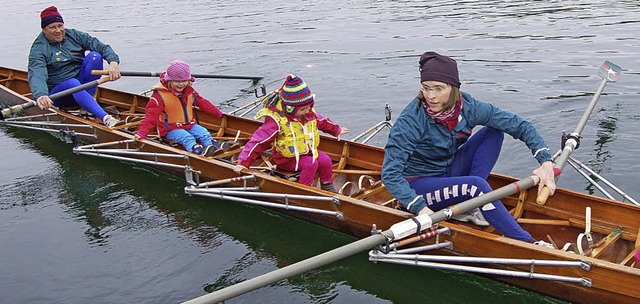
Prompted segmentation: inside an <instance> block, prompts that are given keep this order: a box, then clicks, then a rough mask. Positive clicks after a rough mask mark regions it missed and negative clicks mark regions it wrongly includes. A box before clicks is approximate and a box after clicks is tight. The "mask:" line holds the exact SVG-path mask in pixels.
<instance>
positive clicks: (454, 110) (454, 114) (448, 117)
mask: <svg viewBox="0 0 640 304" xmlns="http://www.w3.org/2000/svg"><path fill="white" fill-rule="evenodd" d="M423 104H424V109H425V110H426V111H427V115H429V117H431V119H433V120H434V121H436V122H438V123H441V124H443V125H445V126H448V123H447V122H449V121H452V120H455V121H456V123H457V120H458V116H459V115H460V112H461V111H462V96H460V98H458V100H457V101H456V103H455V104H453V107H451V108H449V109H448V110H444V111H440V112H434V111H433V110H431V108H430V107H429V105H427V102H426V101H425V102H423ZM454 125H455V124H454ZM450 129H451V128H450Z"/></svg>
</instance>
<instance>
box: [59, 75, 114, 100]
mask: <svg viewBox="0 0 640 304" xmlns="http://www.w3.org/2000/svg"><path fill="white" fill-rule="evenodd" d="M109 81H111V80H110V79H109V77H102V78H100V79H96V80H94V81H89V82H87V83H83V84H81V85H79V86H77V87H73V88H69V89H66V90H64V91H60V92H58V93H54V94H51V95H49V98H51V100H54V99H58V98H62V97H65V96H69V95H71V94H73V93H75V92H80V91H82V90H86V89H89V88H93V87H97V86H98V85H101V84H103V83H105V82H109Z"/></svg>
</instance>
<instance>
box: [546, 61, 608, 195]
mask: <svg viewBox="0 0 640 304" xmlns="http://www.w3.org/2000/svg"><path fill="white" fill-rule="evenodd" d="M620 71H621V69H620V67H618V66H617V65H615V64H613V63H611V62H609V61H606V62H605V63H603V65H602V66H601V67H600V69H599V70H598V75H599V76H600V77H601V78H602V82H600V86H598V89H597V90H596V93H595V94H594V95H593V98H591V102H590V103H589V106H588V107H587V110H586V111H585V112H584V114H582V118H581V119H580V121H579V122H578V125H577V126H576V129H575V130H574V131H573V133H571V134H569V135H570V136H569V138H568V139H567V140H566V142H565V143H564V148H563V149H562V153H560V156H558V158H557V159H556V163H555V168H557V169H558V170H556V179H557V178H558V177H559V176H560V174H562V170H564V167H565V166H566V164H567V161H568V160H569V157H571V153H573V150H575V149H576V148H577V147H578V140H579V138H580V135H581V134H582V131H583V130H584V127H585V126H586V125H587V121H588V120H589V117H591V113H593V109H595V107H596V103H598V99H600V96H601V95H602V92H603V91H604V87H605V86H606V85H607V82H615V81H618V78H620ZM550 195H551V190H549V188H548V187H547V186H545V187H543V188H542V191H540V194H538V197H537V198H536V203H537V204H540V205H543V204H544V203H546V202H547V199H549V196H550Z"/></svg>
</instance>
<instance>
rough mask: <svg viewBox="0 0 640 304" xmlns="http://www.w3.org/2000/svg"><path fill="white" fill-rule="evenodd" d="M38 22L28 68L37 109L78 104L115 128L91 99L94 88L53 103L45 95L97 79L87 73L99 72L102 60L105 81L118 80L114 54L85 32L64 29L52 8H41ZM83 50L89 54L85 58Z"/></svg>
mask: <svg viewBox="0 0 640 304" xmlns="http://www.w3.org/2000/svg"><path fill="white" fill-rule="evenodd" d="M40 19H41V27H42V32H41V33H40V34H39V35H38V37H36V39H35V41H34V42H33V44H32V45H31V51H30V52H29V68H28V72H29V86H30V87H31V92H32V94H33V99H35V100H36V103H37V105H38V107H39V108H40V109H43V110H44V109H48V108H49V107H51V106H52V105H54V106H56V107H59V108H64V107H69V106H77V105H79V106H80V107H82V108H83V109H85V110H87V111H88V112H90V113H91V114H93V115H94V116H95V117H97V118H99V119H100V120H102V122H103V123H104V124H105V125H106V126H108V127H113V126H114V125H116V124H117V123H118V120H117V119H116V118H114V117H112V116H111V115H109V114H107V113H106V112H105V111H104V109H102V107H100V105H98V103H97V102H96V100H95V99H94V98H93V94H94V93H95V91H96V88H95V87H94V88H91V89H87V90H84V91H79V92H76V93H74V94H73V95H71V96H67V97H62V98H59V99H56V100H51V98H49V95H51V94H53V93H56V92H60V91H63V90H66V89H69V88H73V87H76V86H79V85H81V84H83V83H87V82H91V81H93V80H96V79H98V78H100V76H95V75H91V70H102V69H103V63H102V60H103V58H104V59H105V60H106V61H107V62H108V63H109V66H108V67H107V70H108V71H109V79H110V80H117V79H119V78H120V76H121V75H120V69H119V67H118V64H119V61H120V59H119V58H118V55H117V54H116V53H115V52H114V51H113V49H112V48H111V46H109V45H108V44H104V43H102V42H100V40H98V39H97V38H94V37H92V36H91V35H89V34H87V33H85V32H81V31H78V30H74V29H65V27H64V20H63V19H62V16H61V15H60V13H59V12H58V9H57V8H56V7H55V6H50V7H48V8H46V9H44V10H43V11H42V13H40ZM86 51H90V52H89V53H88V54H86V55H85V52H86Z"/></svg>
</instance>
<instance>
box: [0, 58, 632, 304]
mask: <svg viewBox="0 0 640 304" xmlns="http://www.w3.org/2000/svg"><path fill="white" fill-rule="evenodd" d="M0 85H3V86H2V87H0V88H1V90H0V101H2V103H5V104H7V105H16V104H21V103H24V102H26V101H28V100H29V99H28V98H30V97H31V96H30V95H29V94H30V89H29V86H28V83H27V74H26V72H24V71H18V70H13V69H8V68H2V67H0ZM96 96H97V99H98V101H99V102H100V103H101V104H102V105H103V106H104V107H105V108H107V109H113V110H117V111H118V112H119V113H120V115H121V116H123V117H124V116H127V115H136V114H137V115H142V113H144V109H145V105H146V103H147V102H148V98H147V97H144V96H140V95H135V94H130V93H125V92H121V91H116V90H111V89H106V88H98V90H97V93H96ZM26 112H27V113H29V114H39V113H40V114H41V113H46V112H43V111H40V110H38V109H36V108H32V109H29V110H27V111H26ZM55 113H56V114H55V119H56V120H59V121H61V122H66V123H73V124H81V125H85V126H90V127H91V132H90V133H91V134H93V136H90V137H83V141H86V142H89V143H105V142H114V141H126V140H131V139H132V138H133V135H132V134H133V133H132V132H131V129H117V130H112V129H109V128H107V127H105V126H103V125H102V124H101V122H100V121H99V120H97V119H91V118H88V117H80V116H78V115H75V114H71V113H67V112H62V111H57V110H55ZM32 119H33V120H44V119H52V118H50V117H48V118H45V117H42V116H34V117H32ZM200 120H201V124H202V125H204V126H205V127H207V128H208V129H210V130H212V134H213V135H214V136H215V137H216V138H218V139H225V138H226V139H231V138H234V137H239V138H240V139H245V140H246V139H248V138H249V137H250V136H251V134H252V133H253V132H254V130H255V129H256V128H257V127H258V126H259V125H260V122H259V121H255V120H253V119H247V118H243V117H237V116H230V115H225V116H224V117H223V118H222V119H217V118H214V117H211V116H208V115H200ZM133 127H134V128H135V126H133ZM60 129H67V130H68V129H69V127H60ZM123 145H124V144H123ZM129 145H133V146H135V147H136V148H137V149H138V150H139V151H142V152H147V153H162V154H175V155H183V156H184V157H182V158H173V159H168V160H166V161H168V162H171V163H174V164H177V165H181V166H184V167H185V168H186V167H189V168H192V169H193V170H196V171H198V172H200V178H201V181H210V180H223V179H229V178H234V177H238V175H237V174H236V173H235V172H233V170H232V168H233V166H234V164H233V162H232V161H231V160H230V159H232V157H233V153H231V152H229V153H230V155H225V154H222V155H220V156H219V157H216V158H206V157H202V156H199V155H195V154H191V153H187V152H185V151H184V150H182V149H180V148H176V147H172V146H170V145H167V144H164V143H161V142H159V141H154V140H146V141H144V142H142V143H131V144H129ZM321 147H322V150H323V151H325V152H326V153H327V154H328V155H329V156H330V157H331V158H332V160H333V161H334V164H335V165H334V168H335V172H334V173H336V174H335V175H336V178H335V181H334V183H335V185H336V186H337V187H340V186H342V185H344V184H348V185H357V184H358V183H361V184H362V181H363V180H364V181H365V184H367V181H368V185H366V186H368V187H367V189H362V190H360V191H357V190H359V189H350V188H358V187H357V186H352V187H345V189H344V190H345V194H347V195H336V194H332V193H329V192H326V191H323V190H320V189H319V188H317V187H311V186H305V185H301V184H299V183H296V182H292V181H289V180H287V179H285V178H282V177H277V176H273V175H272V174H271V173H272V172H270V171H269V170H264V171H261V170H254V171H253V172H252V174H254V175H255V178H256V179H255V181H254V182H252V183H251V184H252V185H255V186H258V187H259V188H260V189H261V191H263V192H270V193H286V194H289V195H315V196H324V197H331V196H335V197H337V198H338V199H339V203H335V202H330V201H314V200H300V199H288V203H289V204H290V205H292V206H294V205H295V206H300V207H307V208H316V209H321V210H328V211H336V212H339V213H338V214H339V216H330V215H323V214H315V213H307V212H298V211H287V210H284V211H283V210H278V211H281V212H285V213H287V214H290V215H292V216H295V217H298V218H301V219H304V220H307V221H310V222H313V223H316V224H319V225H323V226H326V227H328V228H331V229H334V230H337V231H341V232H344V233H347V234H350V235H354V236H356V237H365V236H368V235H371V233H372V227H373V225H375V226H376V227H377V229H382V230H384V229H387V228H389V227H390V226H391V225H393V224H395V223H397V222H400V221H403V220H405V219H407V218H408V217H409V216H410V214H409V213H407V212H405V211H402V210H399V209H398V208H396V206H397V203H396V202H395V201H394V200H393V197H392V196H391V195H390V194H389V192H388V191H386V189H385V188H384V185H382V184H381V182H377V181H379V180H380V170H381V167H382V160H383V157H384V150H383V149H382V148H380V147H375V146H370V145H366V144H362V143H357V142H352V141H344V140H341V141H338V140H336V139H334V138H330V137H324V136H323V137H322V146H321ZM143 158H145V159H148V160H152V159H155V157H151V156H148V157H143ZM162 169H163V170H166V171H168V172H171V173H173V174H177V175H183V174H185V171H184V169H183V168H162ZM363 176H364V177H363ZM515 180H516V179H514V178H512V177H509V176H505V175H500V174H492V175H491V176H490V178H489V182H490V184H491V185H492V187H494V189H495V188H498V187H502V186H504V185H507V184H510V183H513V182H514V181H515ZM372 181H373V182H372ZM376 182H377V183H376ZM240 185H241V182H235V183H234V186H240ZM363 188H364V187H363ZM536 194H537V193H536V189H530V190H525V191H523V192H521V193H520V194H519V195H515V196H512V197H508V198H505V199H504V200H502V202H503V203H504V204H505V206H506V207H507V208H508V209H511V212H512V213H513V214H514V215H515V216H516V217H517V218H518V221H519V222H520V223H521V225H522V226H523V227H524V228H525V229H526V230H527V231H529V232H531V233H532V235H534V236H535V237H536V238H537V239H545V238H546V235H551V236H553V239H554V240H555V241H556V242H557V243H558V244H559V245H560V246H561V245H562V244H565V243H567V242H576V237H577V235H578V234H579V233H581V232H584V230H585V222H586V220H585V207H587V206H588V207H591V210H592V214H593V216H592V228H591V229H592V231H593V234H594V241H596V242H598V241H601V240H603V239H605V241H606V242H605V245H606V249H605V250H599V249H598V248H596V249H595V250H594V252H595V251H598V252H597V253H595V254H593V256H584V255H578V254H574V253H569V252H565V251H561V250H554V249H548V248H542V247H540V246H536V245H533V244H527V243H524V242H520V241H517V240H513V239H509V238H506V237H503V236H500V235H498V234H496V233H495V232H493V229H492V228H487V229H481V228H480V227H476V226H473V225H471V224H462V223H459V222H444V223H441V226H445V227H449V228H450V229H451V234H450V235H441V236H440V240H441V241H442V240H446V241H451V242H452V243H453V244H454V245H453V249H440V250H438V252H439V253H444V254H447V255H460V256H475V257H495V258H517V259H535V260H559V261H575V260H583V261H586V262H588V263H590V264H591V265H592V267H591V269H590V270H589V271H587V270H584V269H581V268H569V267H550V266H536V267H535V270H536V272H540V273H545V274H549V275H558V276H570V277H584V278H590V279H591V284H592V286H591V287H587V286H583V285H581V284H576V283H562V282H556V281H546V280H532V279H523V278H515V277H503V276H500V277H495V278H496V279H498V280H501V281H505V282H508V283H510V284H513V285H516V286H520V287H522V288H526V289H529V290H534V291H537V292H540V293H543V294H547V295H550V296H553V297H557V298H560V299H564V300H569V301H572V302H580V303H604V302H617V303H632V302H638V301H640V300H639V299H640V288H638V286H639V284H640V269H638V268H636V267H632V266H630V264H631V262H632V259H631V258H630V257H631V255H630V253H633V251H634V248H635V247H637V246H638V245H640V241H639V238H638V233H639V228H640V220H639V219H640V208H638V207H636V206H633V205H628V204H622V203H619V202H615V201H611V200H608V199H603V198H599V197H595V196H589V195H584V194H581V193H577V192H574V191H570V190H565V189H558V190H557V191H556V194H555V195H554V196H553V197H551V198H550V199H549V200H548V202H547V203H546V204H545V205H538V204H536V203H535V199H536ZM274 201H282V199H274ZM430 243H433V241H432V240H426V241H422V242H421V243H418V245H425V244H430ZM603 246H604V245H603ZM398 267H404V266H398ZM503 268H506V267H503ZM507 269H511V270H518V271H530V270H531V266H529V265H526V266H510V267H509V268H507Z"/></svg>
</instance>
